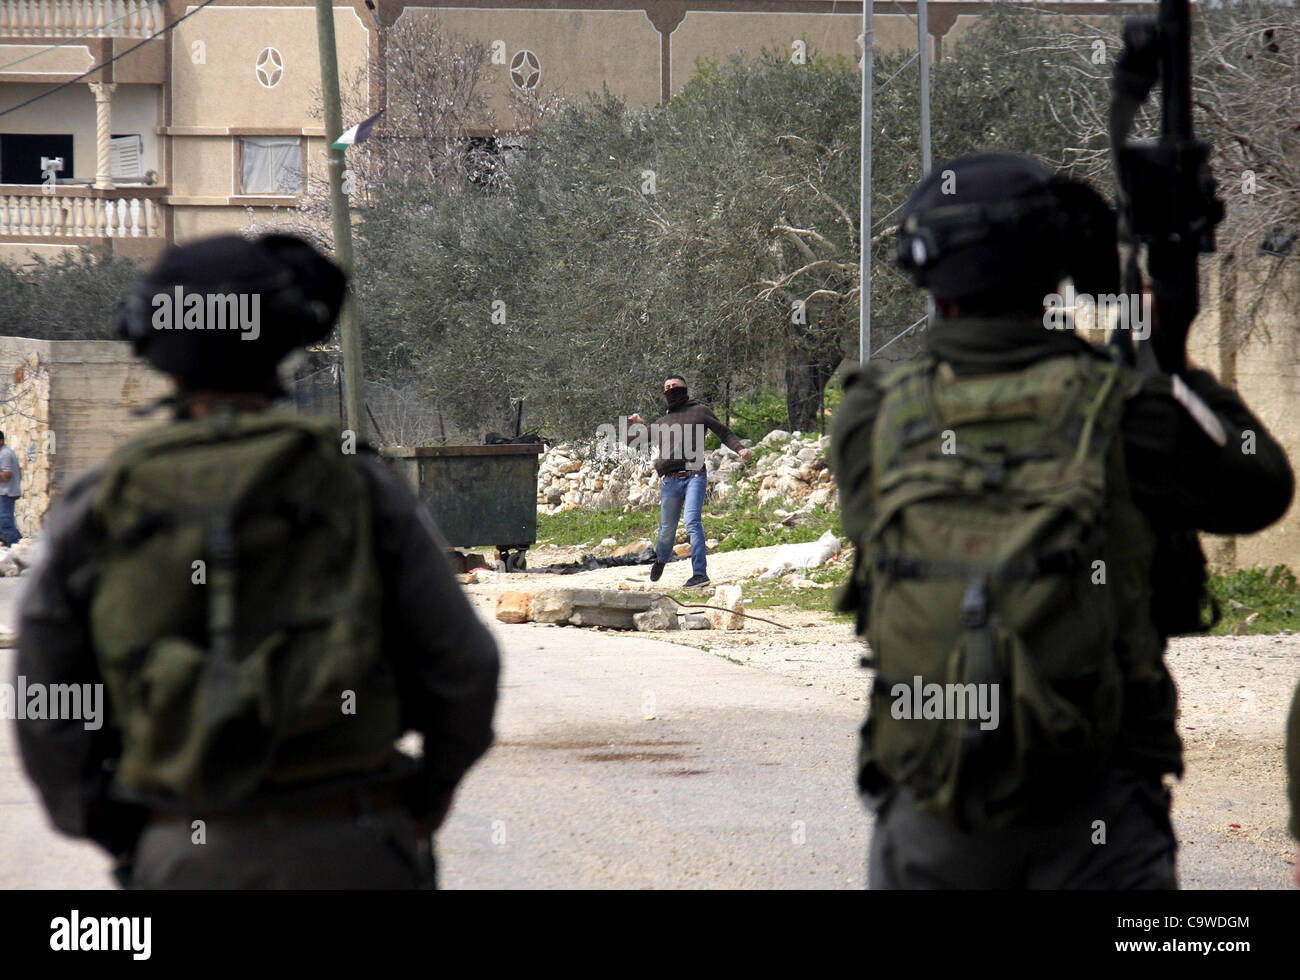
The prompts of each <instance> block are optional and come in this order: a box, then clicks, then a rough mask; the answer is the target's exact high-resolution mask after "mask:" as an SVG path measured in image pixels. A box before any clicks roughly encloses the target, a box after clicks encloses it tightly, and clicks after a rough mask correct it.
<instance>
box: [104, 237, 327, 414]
mask: <svg viewBox="0 0 1300 980" xmlns="http://www.w3.org/2000/svg"><path fill="white" fill-rule="evenodd" d="M346 292H347V278H346V276H345V275H344V274H343V271H342V270H341V269H340V268H339V267H338V266H337V265H335V264H334V263H333V262H331V261H330V260H329V259H328V258H326V257H325V256H324V255H322V254H321V253H320V252H318V251H317V250H316V249H315V248H314V247H313V246H312V245H311V244H309V243H308V242H306V241H304V240H302V239H301V238H297V237H295V236H292V235H280V234H274V235H263V236H262V237H260V238H257V239H254V240H251V241H250V240H248V239H245V238H241V237H240V236H238V235H220V236H216V237H212V238H205V239H201V240H198V241H195V242H190V243H188V244H185V245H179V246H176V247H174V248H171V249H169V250H168V251H167V252H166V253H165V254H164V255H163V256H162V257H161V258H160V259H159V260H158V264H157V265H156V266H154V268H153V269H151V270H150V271H149V272H148V273H146V274H145V275H143V276H141V277H140V278H139V279H137V280H136V281H135V282H134V283H133V284H132V285H131V287H130V289H128V291H127V294H126V296H125V297H124V298H123V300H122V302H121V303H120V304H119V305H118V308H117V313H116V328H117V333H118V336H119V337H121V338H122V339H123V340H128V341H130V342H131V345H132V347H133V348H134V349H135V352H136V353H137V354H139V355H140V356H142V357H144V358H145V359H146V360H148V361H149V362H150V363H151V364H152V365H153V366H154V367H156V368H158V369H159V370H160V371H164V372H166V373H167V374H170V375H173V376H174V377H176V378H178V379H179V380H180V381H181V382H182V383H183V384H184V385H186V386H188V387H190V388H213V389H217V390H220V391H259V392H262V391H264V392H276V391H278V390H279V382H278V379H277V376H276V367H277V366H278V365H279V363H280V361H282V360H283V359H284V357H285V356H286V355H287V354H288V353H289V352H290V351H292V350H294V349H295V348H298V347H306V346H308V345H310V344H314V343H318V342H320V341H321V340H324V339H325V338H326V337H327V336H328V335H329V332H330V330H331V329H332V328H333V326H334V321H335V320H336V319H337V318H338V315H339V311H340V309H341V308H342V306H343V298H344V295H345V294H346Z"/></svg>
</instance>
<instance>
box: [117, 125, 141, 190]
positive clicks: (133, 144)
mask: <svg viewBox="0 0 1300 980" xmlns="http://www.w3.org/2000/svg"><path fill="white" fill-rule="evenodd" d="M110 146H111V152H112V154H113V179H114V180H141V179H143V178H144V169H143V168H144V139H143V137H141V136H139V135H132V136H114V137H113V139H112V140H111V141H110Z"/></svg>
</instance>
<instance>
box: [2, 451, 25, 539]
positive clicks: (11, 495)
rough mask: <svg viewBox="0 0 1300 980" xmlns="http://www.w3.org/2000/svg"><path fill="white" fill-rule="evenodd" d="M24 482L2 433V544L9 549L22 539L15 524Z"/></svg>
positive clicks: (20, 470) (12, 452)
mask: <svg viewBox="0 0 1300 980" xmlns="http://www.w3.org/2000/svg"><path fill="white" fill-rule="evenodd" d="M22 481H23V471H22V469H21V468H20V467H19V466H18V457H17V456H16V455H15V454H14V451H13V450H12V449H10V448H9V447H8V446H6V445H5V434H4V433H3V432H0V542H4V545H5V547H7V548H9V547H13V546H14V545H15V544H17V543H18V541H19V539H20V538H21V537H22V535H21V534H20V533H19V532H18V525H17V524H15V523H14V503H15V502H16V501H17V500H18V498H19V497H21V496H22V495H23V486H22Z"/></svg>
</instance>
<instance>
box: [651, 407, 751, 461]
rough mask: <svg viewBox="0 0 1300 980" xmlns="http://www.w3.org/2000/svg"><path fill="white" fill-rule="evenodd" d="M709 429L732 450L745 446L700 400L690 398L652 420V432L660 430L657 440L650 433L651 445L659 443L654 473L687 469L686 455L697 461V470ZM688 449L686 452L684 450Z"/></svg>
mask: <svg viewBox="0 0 1300 980" xmlns="http://www.w3.org/2000/svg"><path fill="white" fill-rule="evenodd" d="M705 429H708V431H709V432H712V433H714V434H716V435H717V437H718V438H719V439H721V440H722V444H723V445H724V446H726V447H727V448H728V449H731V450H732V451H733V452H740V450H741V449H743V448H744V447H743V446H742V445H741V444H740V437H739V436H737V435H736V434H735V433H734V432H732V431H731V430H730V429H729V428H727V427H726V426H725V425H723V423H722V420H721V419H719V418H718V417H717V416H716V415H714V414H713V409H711V408H709V406H708V405H705V404H704V403H703V402H697V401H696V400H695V399H694V398H689V399H687V400H686V401H684V402H682V404H680V405H678V406H677V407H676V408H673V409H669V411H668V413H667V414H666V415H663V416H660V417H659V418H657V419H655V421H654V422H653V423H651V430H650V431H651V433H655V432H657V433H659V434H660V437H659V439H658V440H655V439H654V436H653V435H652V436H650V439H651V443H650V445H652V446H653V445H658V446H659V458H658V459H656V460H655V472H656V473H658V474H659V475H660V476H666V475H667V474H669V473H681V472H683V471H684V470H685V469H686V468H687V463H688V460H687V456H688V455H689V456H691V457H692V458H694V459H695V460H697V461H699V463H700V466H697V467H693V468H694V469H700V468H701V467H702V466H703V461H704V438H705V432H704V430H705ZM688 449H690V450H691V452H690V453H687V452H686V450H688Z"/></svg>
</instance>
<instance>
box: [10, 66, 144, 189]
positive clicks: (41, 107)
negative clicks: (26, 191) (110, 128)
mask: <svg viewBox="0 0 1300 980" xmlns="http://www.w3.org/2000/svg"><path fill="white" fill-rule="evenodd" d="M7 53H8V52H7V51H6V54H7ZM53 88H54V86H53V85H23V84H19V83H17V82H0V110H5V109H9V108H11V107H13V106H16V105H18V103H20V102H26V101H27V100H28V99H30V98H33V97H34V96H37V95H40V94H41V93H42V92H48V91H50V90H51V89H53ZM154 125H156V123H151V124H150V133H151V134H152V130H153V126H154ZM0 132H3V133H71V134H72V164H73V172H69V171H67V170H65V171H63V172H62V173H60V174H59V176H60V177H80V178H84V179H87V180H89V179H91V178H93V177H94V176H95V97H94V96H93V95H91V94H90V87H89V86H87V85H69V86H68V87H67V88H65V89H62V90H60V91H57V92H53V93H51V94H50V95H47V96H46V97H45V98H43V99H41V100H40V101H39V102H34V103H32V104H31V105H29V106H25V107H23V108H22V109H19V110H17V111H16V112H12V113H10V114H9V115H7V116H0Z"/></svg>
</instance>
